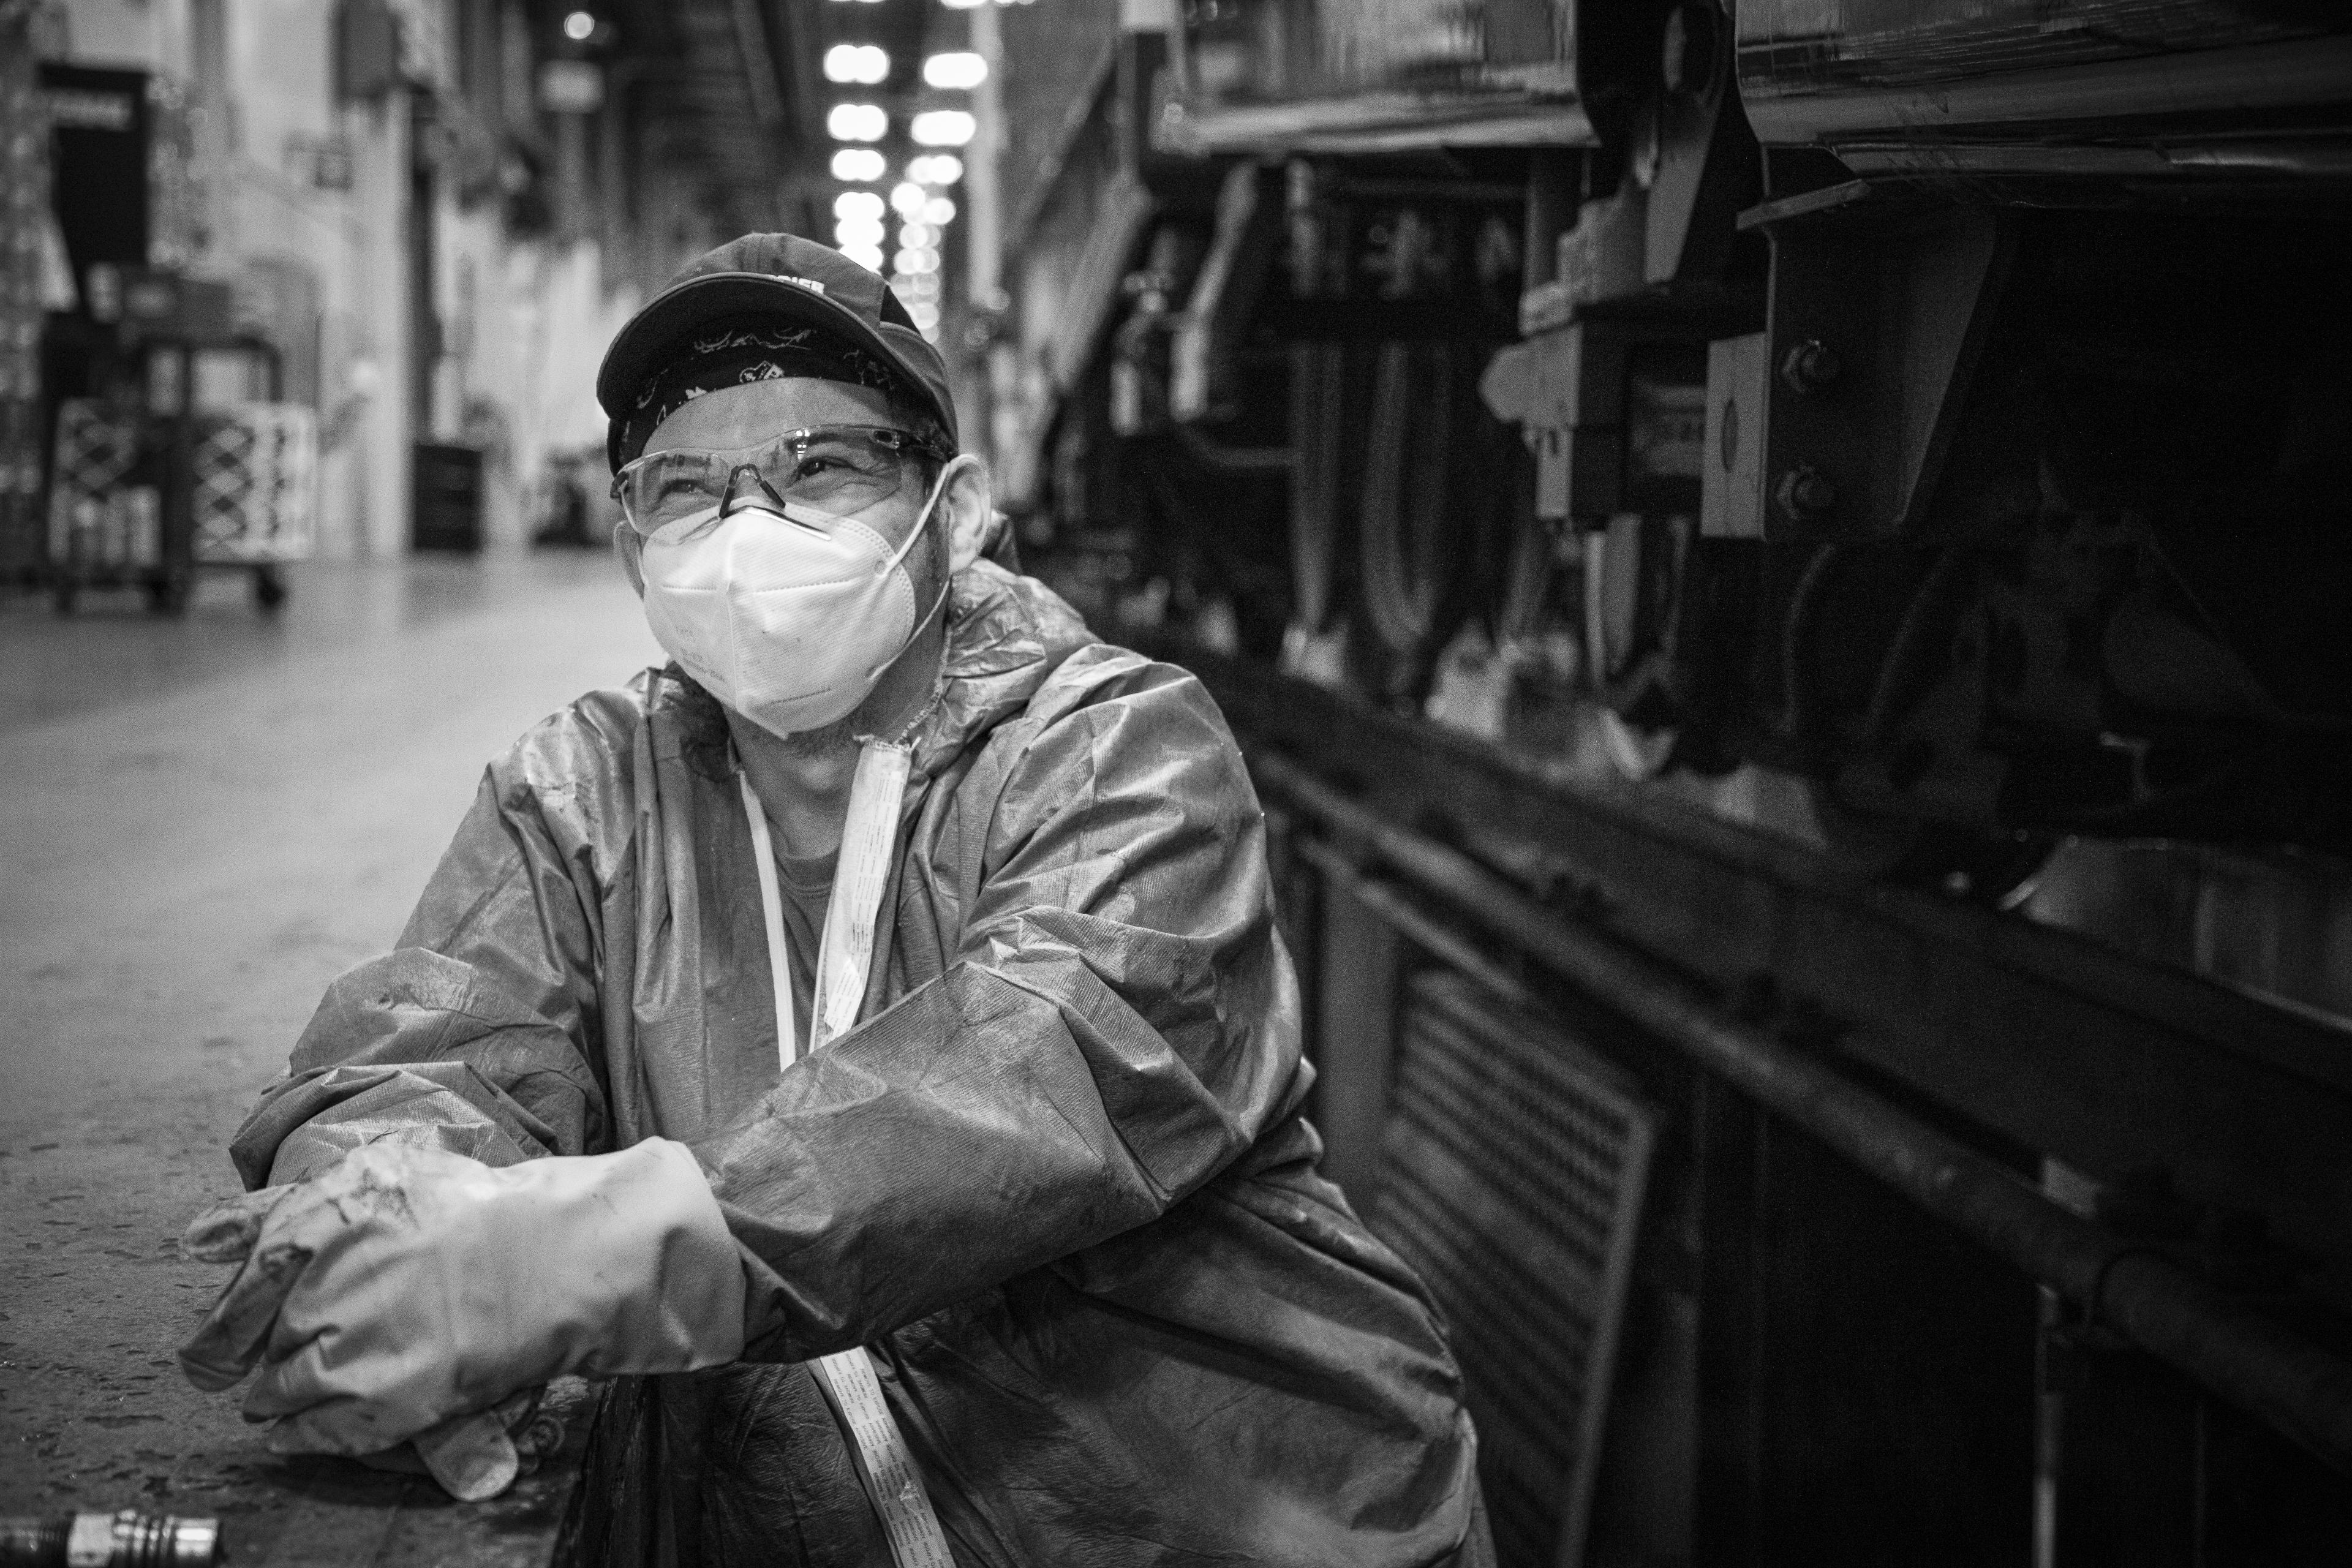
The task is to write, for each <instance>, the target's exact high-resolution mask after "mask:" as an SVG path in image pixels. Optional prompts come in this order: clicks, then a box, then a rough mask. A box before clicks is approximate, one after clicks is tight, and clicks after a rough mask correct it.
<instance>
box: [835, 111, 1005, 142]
mask: <svg viewBox="0 0 2352 1568" xmlns="http://www.w3.org/2000/svg"><path fill="white" fill-rule="evenodd" d="M875 112H876V113H877V114H879V113H880V112H881V110H878V109H877V110H875ZM979 129H980V122H979V121H976V120H974V119H973V118H972V117H971V115H969V114H967V113H965V112H964V111H963V110H961V109H927V110H923V112H922V113H920V114H918V115H917V116H915V122H914V124H913V125H912V126H911V127H909V130H910V131H911V132H912V134H913V136H914V138H915V144H916V145H917V146H919V147H961V146H962V145H963V144H964V143H965V142H969V141H971V136H972V132H975V131H977V130H979ZM880 139H881V138H880V137H879V136H878V135H877V136H873V137H867V138H864V140H866V141H879V140H880Z"/></svg>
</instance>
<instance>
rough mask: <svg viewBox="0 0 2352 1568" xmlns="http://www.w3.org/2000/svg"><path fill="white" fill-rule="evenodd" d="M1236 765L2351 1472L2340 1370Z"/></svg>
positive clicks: (1297, 792) (1697, 1000)
mask: <svg viewBox="0 0 2352 1568" xmlns="http://www.w3.org/2000/svg"><path fill="white" fill-rule="evenodd" d="M1251 771H1252V772H1253V773H1255V776H1256V777H1257V779H1258V780H1259V782H1260V783H1262V784H1266V785H1268V786H1270V787H1271V788H1272V789H1273V790H1274V791H1275V792H1276V794H1278V795H1282V796H1283V797H1284V798H1285V799H1286V800H1287V801H1288V802H1289V803H1290V804H1292V805H1295V806H1297V808H1299V809H1300V810H1301V811H1303V812H1305V813H1306V814H1307V816H1312V817H1314V818H1316V819H1318V821H1320V822H1321V823H1322V824H1324V826H1327V827H1328V828H1330V829H1333V830H1336V831H1337V832H1339V834H1341V835H1343V836H1344V837H1349V838H1351V839H1355V840H1358V841H1360V843H1361V844H1362V846H1363V847H1364V848H1365V849H1367V850H1368V851H1370V854H1371V855H1372V856H1373V857H1374V858H1378V859H1379V860H1381V862H1383V863H1385V864H1386V865H1388V866H1390V867H1391V868H1394V869H1396V870H1398V871H1401V872H1402V873H1404V874H1405V875H1406V876H1407V877H1408V878H1410V879H1412V881H1414V882H1415V883H1417V884H1419V885H1420V886H1421V887H1422V888H1423V889H1424V890H1426V891H1430V892H1433V893H1436V894H1439V895H1440V896H1442V897H1444V898H1446V899H1448V900H1452V901H1454V903H1456V904H1458V905H1459V906H1460V907H1461V908H1462V909H1463V910H1464V911H1465V912H1466V913H1469V914H1471V915H1472V916H1474V917H1475V919H1477V920H1478V921H1480V922H1481V923H1483V924H1484V925H1486V927H1487V928H1488V929H1489V930H1491V931H1494V932H1495V933H1496V935H1497V936H1500V937H1502V938H1504V939H1505V940H1507V941H1509V942H1515V943H1517V945H1518V946H1519V947H1520V948H1522V949H1523V950H1524V951H1526V952H1528V953H1529V954H1530V955H1532V956H1533V957H1535V958H1536V959H1538V961H1540V962H1541V963H1543V964H1544V965H1545V966H1546V967H1547V968H1549V969H1550V970H1552V971H1553V972H1554V973H1558V974H1559V976H1560V977H1561V978H1562V979H1564V980H1567V981H1569V982H1570V983H1571V984H1574V985H1576V986H1577V987H1579V988H1580V989H1581V990H1582V991H1584V992H1586V993H1587V994H1590V995H1591V997H1592V998H1593V999H1594V1000H1595V1001H1597V1002H1599V1003H1601V1004H1602V1005H1605V1006H1607V1007H1609V1008H1611V1009H1612V1010H1613V1011H1615V1012H1617V1013H1619V1014H1621V1015H1622V1016H1624V1017H1625V1018H1627V1019H1628V1020H1630V1021H1632V1022H1633V1023H1635V1024H1637V1025H1639V1026H1642V1027H1643V1028H1644V1029H1646V1030H1648V1031H1649V1032H1650V1033H1652V1034H1654V1035H1655V1036H1657V1037H1659V1038H1661V1039H1663V1040H1664V1041H1665V1042H1666V1043H1668V1044H1670V1045H1672V1046H1675V1047H1677V1048H1678V1049H1680V1050H1681V1051H1683V1052H1684V1053H1685V1055H1687V1056H1689V1057H1691V1058H1693V1059H1695V1060H1696V1062H1698V1064H1699V1065H1700V1066H1701V1067H1704V1068H1706V1069H1708V1070H1709V1071H1711V1072H1713V1073H1715V1074H1717V1076H1719V1077H1721V1078H1723V1079H1726V1080H1727V1082H1729V1083H1730V1084H1731V1085H1732V1086H1733V1087H1734V1088H1736V1089H1739V1090H1740V1091H1741V1092H1742V1093H1744V1094H1746V1095H1748V1097H1749V1098H1750V1099H1752V1100H1755V1101H1756V1102H1757V1103H1758V1104H1759V1105H1761V1106H1763V1107H1765V1108H1766V1109H1767V1110H1771V1111H1774V1112H1776V1113H1778V1114H1779V1115H1780V1116H1782V1117H1785V1118H1786V1119H1788V1120H1789V1121H1792V1122H1794V1123H1795V1124H1796V1125H1798V1126H1799V1127H1801V1128H1803V1129H1804V1130H1805V1131H1808V1132H1810V1133H1811V1134H1812V1135H1813V1136H1814V1137H1816V1138H1819V1139H1820V1140H1822V1142H1825V1143H1827V1144H1828V1145H1829V1146H1830V1147H1831V1148H1832V1149H1834V1150H1836V1151H1837V1152H1839V1153H1841V1154H1843V1155H1844V1156H1845V1157H1846V1158H1847V1159H1849V1160H1851V1161H1853V1163H1855V1164H1857V1165H1859V1166H1861V1167H1862V1169H1863V1170H1864V1171H1865V1172H1867V1173H1869V1174H1871V1175H1874V1176H1875V1177H1877V1178H1878V1179H1879V1180H1881V1181H1883V1182H1885V1183H1886V1184H1889V1185H1891V1186H1893V1187H1894V1188H1895V1190H1896V1191H1897V1192H1899V1193H1901V1194H1903V1195H1904V1196H1906V1197H1907V1198H1909V1199H1910V1200H1911V1201H1912V1202H1914V1203H1916V1204H1917V1205H1919V1206H1920V1207H1922V1208H1924V1209H1926V1210H1927V1212H1928V1213H1930V1214H1933V1215H1937V1216H1938V1217H1939V1218H1942V1219H1944V1220H1947V1221H1948V1222H1949V1223H1951V1224H1952V1225H1954V1226H1958V1228H1959V1229H1960V1230H1962V1231H1963V1232H1965V1233H1966V1234H1967V1235H1969V1237H1971V1238H1973V1239H1974V1240H1976V1241H1977V1242H1978V1243H1979V1244H1980V1245H1982V1246H1984V1247H1987V1248H1989V1249H1990V1250H1991V1251H1992V1252H1994V1253H1996V1254H1998V1255H1999V1256H2000V1257H2001V1258H2004V1259H2006V1260H2007V1261H2009V1262H2010V1263H2011V1264H2013V1265H2014V1266H2016V1267H2017V1268H2019V1269H2021V1270H2022V1271H2023V1272H2024V1273H2025V1274H2027V1275H2028V1276H2030V1277H2032V1279H2035V1280H2037V1281H2039V1282H2040V1283H2042V1284H2043V1285H2046V1286H2048V1287H2049V1288H2050V1289H2053V1290H2055V1291H2057V1292H2058V1293H2059V1294H2060V1295H2061V1296H2063V1297H2064V1298H2065V1299H2066V1300H2068V1301H2070V1302H2073V1303H2074V1304H2075V1305H2076V1306H2078V1307H2080V1308H2082V1309H2083V1310H2084V1312H2085V1314H2087V1315H2090V1316H2094V1317H2095V1318H2097V1319H2098V1321H2101V1322H2103V1323H2104V1324H2105V1325H2106V1326H2107V1327H2109V1328H2111V1329H2114V1330H2116V1331H2118V1332H2120V1333H2121V1334H2123V1335H2124V1337H2126V1339H2128V1340H2130V1341H2131V1342H2133V1343H2135V1344H2137V1345H2138V1346H2139V1347H2140V1348H2141V1349H2142V1350H2145V1351H2147V1352H2148V1353H2150V1354H2151V1355H2154V1356H2156V1357H2157V1358H2158V1360H2161V1361H2163V1362H2165V1363H2168V1364H2170V1365H2171V1366H2173V1367H2175V1368H2177V1369H2178V1370H2179V1371H2180V1372H2182V1373H2187V1374H2188V1375H2189V1377H2191V1378H2193V1379H2195V1380H2196V1381H2197V1382H2198V1383H2200V1384H2203V1385H2204V1386H2205V1387H2207V1388H2209V1389H2210V1390H2211V1391H2212V1392H2214V1393H2215V1394H2220V1395H2221V1397H2222V1398H2224V1399H2227V1400H2229V1401H2230V1402H2231V1403H2232V1404H2234V1405H2238V1406H2239V1407H2240V1408H2242V1409H2243V1410H2245V1411H2246V1412H2247V1413H2248V1414H2250V1415H2253V1416H2254V1417H2255V1418H2257V1419H2258V1420H2261V1421H2263V1422H2264V1423H2265V1424H2267V1425H2269V1426H2273V1427H2274V1428H2276V1429H2277V1430H2278V1431H2280V1432H2282V1433H2284V1434H2285V1435H2286V1436H2289V1437H2291V1438H2293V1439H2294V1440H2295V1441H2296V1442H2298V1443H2300V1444H2302V1445H2303V1446H2304V1447H2306V1448H2308V1449H2310V1450H2311V1451H2312V1452H2313V1453H2314V1454H2315V1455H2317V1456H2318V1457H2319V1458H2321V1459H2322V1460H2324V1461H2326V1463H2327V1464H2329V1465H2331V1466H2333V1467H2334V1468H2336V1469H2337V1470H2339V1471H2343V1472H2346V1473H2347V1474H2352V1362H2347V1361H2346V1360H2345V1359H2344V1358H2342V1357H2340V1356H2337V1355H2335V1354H2333V1353H2331V1352H2327V1351H2326V1350H2323V1349H2321V1348H2320V1347H2319V1346H2317V1345H2315V1344H2313V1343H2311V1342H2309V1341H2307V1340H2305V1339H2304V1338H2302V1337H2301V1336H2299V1335H2296V1334H2294V1333H2292V1332H2290V1331H2288V1330H2287V1329H2285V1328H2284V1327H2283V1326H2281V1325H2280V1324H2278V1323H2277V1322H2275V1321H2272V1320H2271V1319H2269V1318H2268V1317H2266V1316H2264V1315H2263V1313H2261V1312H2259V1311H2257V1310H2255V1309H2254V1308H2252V1306H2250V1305H2248V1304H2247V1303H2245V1302H2243V1301H2242V1300H2233V1299H2232V1298H2231V1297H2230V1296H2228V1295H2225V1294H2224V1293H2223V1292H2221V1290H2218V1289H2215V1288H2214V1287H2213V1286H2211V1285H2210V1284H2208V1283H2206V1282H2205V1281H2204V1280H2202V1279H2199V1278H2197V1277H2196V1276H2195V1275H2193V1274H2191V1273H2189V1271H2188V1270H2187V1269H2185V1268H2181V1267H2180V1266H2179V1264H2177V1263H2174V1262H2173V1261H2172V1260H2171V1259H2170V1258H2165V1257H2163V1256H2161V1255H2160V1254H2158V1253H2156V1252H2153V1251H2151V1250H2149V1249H2147V1247H2141V1246H2137V1245H2134V1244H2131V1243H2128V1242H2125V1241H2122V1240H2119V1239H2118V1238H2117V1237H2114V1236H2112V1235H2110V1234H2108V1233H2107V1232H2106V1231H2105V1230H2102V1229H2101V1228H2100V1227H2098V1226H2095V1225H2093V1224H2092V1223H2091V1222H2090V1221H2088V1220H2085V1219H2083V1218H2081V1217H2080V1216H2078V1215H2074V1214H2073V1213H2071V1212H2069V1211H2068V1210H2066V1209H2063V1208H2061V1207H2060V1206H2059V1205H2056V1204H2054V1203H2053V1202H2051V1201H2050V1200H2049V1199H2047V1198H2045V1197H2043V1196H2042V1195H2041V1194H2039V1193H2037V1192H2035V1191H2034V1190H2033V1189H2032V1188H2031V1187H2029V1186H2027V1185H2026V1184H2024V1183H2022V1182H2021V1181H2019V1180H2018V1179H2017V1178H2016V1177H2015V1176H2014V1175H2012V1174H2011V1173H2009V1172H2008V1171H2006V1170H2004V1169H2003V1168H2001V1167H2000V1165H1998V1164H1996V1163H1993V1162H1992V1161H1990V1160H1988V1159H1986V1158H1985V1157H1984V1156H1983V1155H1981V1154H1979V1153H1978V1152H1976V1151H1975V1150H1973V1149H1970V1148H1969V1147H1968V1146H1967V1145H1965V1144H1963V1143H1960V1142H1958V1141H1957V1140H1955V1139H1952V1138H1949V1137H1948V1136H1946V1135H1945V1134H1944V1133H1941V1132H1939V1131H1936V1130H1935V1129H1934V1128H1932V1127H1929V1126H1927V1124H1926V1123H1924V1122H1922V1121H1918V1120H1916V1118H1914V1117H1912V1116H1909V1115H1907V1114H1906V1113H1905V1112H1904V1111H1902V1110H1898V1109H1897V1108H1896V1107H1895V1106H1893V1105H1891V1104H1889V1103H1888V1102H1887V1101H1885V1100H1882V1099H1880V1098H1879V1097H1878V1096H1876V1095H1874V1094H1872V1093H1870V1092H1869V1091H1868V1090H1866V1089H1861V1088H1858V1087H1856V1086H1855V1085H1854V1084H1853V1083H1852V1082H1850V1081H1849V1080H1848V1079H1845V1078H1843V1076H1841V1075H1840V1074H1838V1073H1836V1072H1834V1071H1832V1069H1831V1068H1827V1067H1824V1066H1822V1064H1821V1063H1819V1062H1816V1061H1814V1060H1812V1059H1811V1058H1807V1057H1805V1056H1804V1055H1802V1054H1801V1053H1800V1052H1798V1051H1796V1050H1793V1049H1791V1048H1790V1047H1788V1046H1785V1045H1782V1044H1781V1043H1780V1041H1778V1040H1775V1039H1773V1038H1772V1037H1770V1036H1769V1035H1767V1034H1764V1033H1763V1032H1761V1031H1760V1030H1757V1029H1754V1028H1750V1027H1748V1026H1745V1025H1742V1024H1738V1023H1736V1022H1734V1021H1732V1020H1730V1019H1728V1018H1726V1017H1724V1016H1722V1015H1721V1014H1720V1012H1719V1011H1718V1010H1717V1006H1716V1005H1715V1002H1714V1001H1713V999H1712V998H1710V997H1709V996H1708V995H1706V993H1705V992H1703V991H1702V990H1700V989H1699V988H1698V987H1697V986H1696V985H1695V984H1692V983H1691V982H1690V981H1689V980H1688V979H1686V978H1685V977H1684V976H1682V975H1681V974H1678V973H1675V971H1673V970H1671V969H1669V968H1668V967H1667V966H1666V965H1664V963H1660V962H1658V961H1657V960H1656V959H1654V958H1650V957H1648V956H1646V955H1643V954H1641V953H1638V952H1633V951H1632V950H1630V949H1628V948H1626V947H1624V946H1622V945H1621V944H1620V943H1618V942H1614V941H1612V940H1611V939H1609V938H1608V937H1606V936H1603V935H1601V933H1599V932H1597V931H1589V930H1586V929H1584V928H1582V927H1580V926H1578V925H1577V924H1575V923H1573V922H1571V921H1568V920H1566V919H1563V918H1562V917H1561V916H1560V915H1559V913H1558V912H1557V911H1555V910H1549V909H1547V908H1545V907H1544V906H1543V905H1541V904H1539V903H1538V902H1536V901H1535V900H1533V899H1530V898H1528V896H1527V894H1526V893H1525V892H1523V891H1521V890H1520V889H1518V888H1517V887H1516V886H1514V885H1513V884H1512V883H1510V882H1509V881H1507V880H1506V879H1503V878H1501V877H1499V876H1496V874H1495V873H1493V872H1491V871H1488V870H1486V868H1484V867H1481V866H1479V865H1478V864H1476V863H1475V861H1473V860H1471V859H1469V858H1467V857H1465V856H1463V855H1460V854H1457V853H1455V852H1454V850H1451V849H1448V848H1446V847H1444V846H1443V845H1441V844H1439V843H1437V842H1436V841H1435V840H1433V839H1431V838H1427V837H1423V836H1422V835H1421V834H1418V833H1413V832H1411V831H1408V830H1406V829H1404V828H1402V827H1398V826H1395V825H1393V824H1391V823H1390V822H1387V821H1385V820H1383V819H1382V818H1381V817H1380V816H1378V815H1376V814H1375V813H1373V812H1372V811H1370V810H1369V809H1367V808H1366V807H1364V806H1362V805H1358V804H1357V803H1355V802H1354V801H1351V800H1349V799H1348V798H1347V797H1346V796H1345V795H1341V794H1339V792H1338V791H1337V790H1335V789H1333V788H1332V787H1331V786H1330V785H1329V784H1325V783H1323V782H1322V781H1321V780H1319V779H1318V778H1316V777H1314V776H1313V775H1312V774H1310V773H1307V771H1306V770H1305V769H1303V768H1301V767H1299V766H1298V765H1297V763H1291V762H1288V761H1286V760H1285V759H1283V758H1281V757H1278V756H1274V755H1271V754H1267V753H1263V752H1261V753H1256V754H1255V755H1253V757H1252V759H1251Z"/></svg>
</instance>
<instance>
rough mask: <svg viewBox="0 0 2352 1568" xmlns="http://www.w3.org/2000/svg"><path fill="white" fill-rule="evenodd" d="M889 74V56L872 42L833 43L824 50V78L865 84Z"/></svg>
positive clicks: (872, 82)
mask: <svg viewBox="0 0 2352 1568" xmlns="http://www.w3.org/2000/svg"><path fill="white" fill-rule="evenodd" d="M889 74H890V56H889V54H888V53H887V51H886V50H883V49H881V48H878V47H876V46H875V45H872V44H835V45H834V46H833V47H831V48H829V49H827V50H825V51H824V79H825V80H827V81H854V82H863V83H865V84H866V85H867V86H869V87H870V86H872V85H873V84H874V83H876V82H878V81H880V80H882V79H884V78H886V77H887V76H888V75H889Z"/></svg>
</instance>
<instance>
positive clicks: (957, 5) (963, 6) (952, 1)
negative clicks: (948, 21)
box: [940, 0, 986, 11]
mask: <svg viewBox="0 0 2352 1568" xmlns="http://www.w3.org/2000/svg"><path fill="white" fill-rule="evenodd" d="M985 3H986V0H940V5H945V6H946V7H947V8H948V9H949V10H950V11H977V10H979V9H980V7H981V6H982V5H983V4H985Z"/></svg>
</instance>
